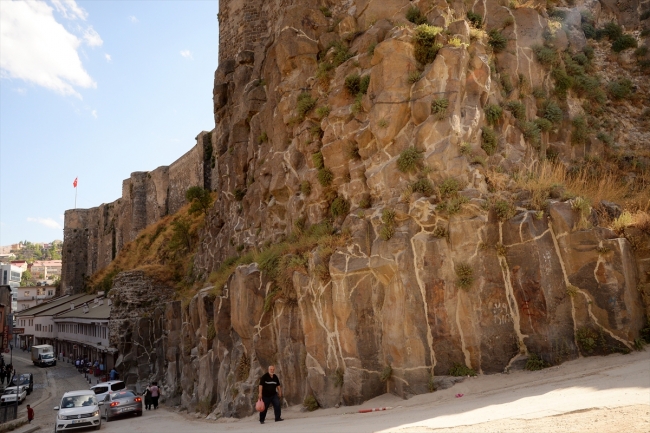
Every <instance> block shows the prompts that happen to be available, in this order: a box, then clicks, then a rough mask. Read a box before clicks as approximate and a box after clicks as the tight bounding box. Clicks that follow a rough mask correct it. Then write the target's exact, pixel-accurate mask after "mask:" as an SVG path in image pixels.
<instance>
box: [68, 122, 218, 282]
mask: <svg viewBox="0 0 650 433" xmlns="http://www.w3.org/2000/svg"><path fill="white" fill-rule="evenodd" d="M206 137H207V138H206ZM211 137H212V135H211V133H210V132H201V133H200V134H199V135H198V136H197V137H196V140H197V144H196V145H195V146H194V147H193V148H192V149H191V150H189V151H188V152H187V153H185V155H183V156H182V157H180V158H179V159H178V160H176V161H175V162H174V163H172V164H171V165H170V166H165V167H158V168H157V169H155V170H153V171H151V172H135V173H131V177H130V178H129V179H126V180H124V181H123V182H122V197H121V198H120V199H117V200H116V201H114V202H112V203H107V204H102V205H101V206H99V207H96V208H92V209H73V210H67V211H66V212H65V222H64V227H63V233H64V240H63V269H62V275H61V281H62V287H63V288H64V289H68V288H72V290H74V291H77V292H79V291H81V290H83V289H84V286H85V280H86V278H88V277H90V276H91V275H92V274H94V273H95V272H97V271H98V270H100V269H102V268H104V267H106V266H107V265H108V264H109V263H110V262H111V261H112V260H113V259H114V258H115V256H116V255H117V253H119V252H120V250H121V249H122V247H123V246H124V245H126V244H127V243H129V242H131V241H132V240H134V239H135V238H136V237H137V236H138V233H140V231H141V230H142V229H144V228H145V227H147V226H148V225H150V224H153V223H155V222H156V221H158V220H160V219H161V218H162V217H164V216H166V215H171V214H174V213H175V212H177V211H178V210H179V209H180V208H181V207H182V206H183V205H185V203H186V200H185V191H187V189H188V188H189V187H191V186H195V185H199V186H203V187H205V188H209V189H213V188H212V185H210V183H209V179H210V177H207V178H206V177H205V176H204V171H207V172H211V171H212V168H211V164H212V160H211V156H208V157H207V159H206V157H205V156H204V154H205V150H206V146H205V142H206V141H211ZM208 150H209V151H210V152H211V147H209V148H208ZM206 179H207V181H208V183H206Z"/></svg>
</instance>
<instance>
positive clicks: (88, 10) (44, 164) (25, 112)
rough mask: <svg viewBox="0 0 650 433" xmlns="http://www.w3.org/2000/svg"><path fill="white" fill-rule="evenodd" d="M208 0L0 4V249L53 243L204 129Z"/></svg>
mask: <svg viewBox="0 0 650 433" xmlns="http://www.w3.org/2000/svg"><path fill="white" fill-rule="evenodd" d="M218 12H219V3H218V1H209V0H204V1H192V0H182V1H97V0H93V1H76V2H75V1H74V0H47V1H43V0H36V1H22V0H21V1H14V0H0V70H1V73H0V245H8V244H11V243H17V242H19V241H21V240H29V241H31V242H48V241H51V240H54V239H63V229H62V228H63V213H64V212H65V210H67V209H71V208H73V207H74V205H75V190H74V188H73V186H72V182H73V181H74V179H75V177H78V178H79V184H78V191H77V207H78V208H90V207H95V206H98V205H100V204H101V203H108V202H112V201H114V200H116V199H118V198H119V197H120V196H121V194H122V180H124V179H126V178H128V177H129V175H130V174H131V172H134V171H148V170H153V169H155V168H156V167H158V166H161V165H169V164H171V163H172V162H173V161H174V160H176V159H177V158H178V157H180V156H181V155H183V154H184V153H185V152H186V151H188V150H189V149H190V148H191V147H192V146H193V145H194V144H195V137H196V136H197V135H198V134H199V133H200V132H201V131H203V130H206V131H209V130H211V129H212V128H214V118H213V114H212V86H213V77H214V71H215V69H216V68H217V60H218V35H219V27H218V21H217V13H218Z"/></svg>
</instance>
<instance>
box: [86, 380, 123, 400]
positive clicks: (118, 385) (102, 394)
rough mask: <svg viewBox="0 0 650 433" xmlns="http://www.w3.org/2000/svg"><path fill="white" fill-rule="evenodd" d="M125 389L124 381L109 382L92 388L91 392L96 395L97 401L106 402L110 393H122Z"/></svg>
mask: <svg viewBox="0 0 650 433" xmlns="http://www.w3.org/2000/svg"><path fill="white" fill-rule="evenodd" d="M124 388H126V384H125V383H124V382H123V381H121V380H109V381H108V382H101V383H98V384H97V385H93V386H91V387H90V390H91V391H92V392H94V393H95V397H97V401H104V399H105V398H106V396H107V395H108V394H109V393H111V392H117V391H121V390H123V389H124Z"/></svg>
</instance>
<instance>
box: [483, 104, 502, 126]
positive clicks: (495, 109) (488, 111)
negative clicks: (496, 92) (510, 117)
mask: <svg viewBox="0 0 650 433" xmlns="http://www.w3.org/2000/svg"><path fill="white" fill-rule="evenodd" d="M483 111H484V112H485V119H486V120H487V122H488V124H490V125H496V124H497V123H499V120H501V116H502V115H503V109H502V108H501V107H499V106H498V105H496V104H488V105H486V106H485V108H484V109H483Z"/></svg>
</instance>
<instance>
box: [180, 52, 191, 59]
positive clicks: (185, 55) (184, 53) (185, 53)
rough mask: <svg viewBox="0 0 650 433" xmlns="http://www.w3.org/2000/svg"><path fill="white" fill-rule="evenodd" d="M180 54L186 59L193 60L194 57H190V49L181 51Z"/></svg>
mask: <svg viewBox="0 0 650 433" xmlns="http://www.w3.org/2000/svg"><path fill="white" fill-rule="evenodd" d="M181 56H183V57H185V58H186V59H190V60H194V57H192V53H191V52H190V50H183V51H181Z"/></svg>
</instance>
